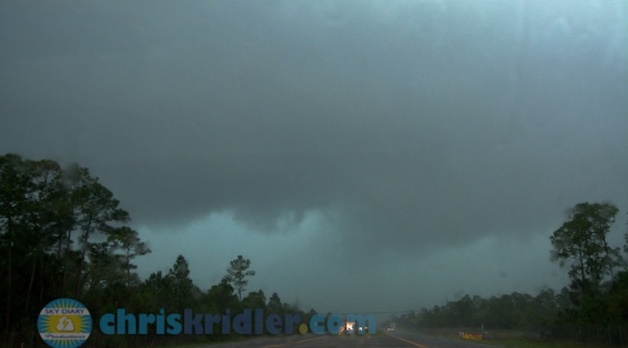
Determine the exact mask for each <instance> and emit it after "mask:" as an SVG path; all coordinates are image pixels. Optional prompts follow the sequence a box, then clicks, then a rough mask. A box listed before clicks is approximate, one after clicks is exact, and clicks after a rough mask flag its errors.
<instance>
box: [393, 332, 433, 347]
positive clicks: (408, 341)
mask: <svg viewBox="0 0 628 348" xmlns="http://www.w3.org/2000/svg"><path fill="white" fill-rule="evenodd" d="M386 334H387V335H388V336H390V337H392V338H396V339H398V340H400V341H403V342H406V343H407V344H410V345H413V346H415V347H418V348H429V347H428V346H424V345H422V344H419V343H416V342H412V341H410V340H407V339H405V338H401V337H397V336H393V335H391V334H389V333H388V332H386Z"/></svg>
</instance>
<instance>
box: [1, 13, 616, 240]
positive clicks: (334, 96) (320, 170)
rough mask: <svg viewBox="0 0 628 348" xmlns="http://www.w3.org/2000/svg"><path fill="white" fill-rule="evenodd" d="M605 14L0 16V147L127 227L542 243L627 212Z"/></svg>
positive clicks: (611, 28)
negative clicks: (117, 202) (110, 194)
mask: <svg viewBox="0 0 628 348" xmlns="http://www.w3.org/2000/svg"><path fill="white" fill-rule="evenodd" d="M622 6H623V3H622V2H621V1H607V2H603V3H599V4H598V5H595V4H578V5H574V4H570V3H556V4H553V5H552V6H545V3H544V2H528V1H519V2H515V1H512V2H501V1H498V2H494V3H493V2H482V3H480V4H475V3H467V2H458V1H424V2H423V1H417V2H409V3H405V2H396V3H390V2H369V3H362V2H360V3H357V2H355V3H352V2H291V1H288V2H280V1H277V2H254V1H250V2H232V1H225V2H216V1H211V2H176V3H175V2H160V3H154V2H146V3H139V2H138V3H132V4H129V3H126V2H121V3H112V2H83V3H81V4H76V3H72V4H70V3H65V4H63V3H47V2H40V3H30V4H25V3H13V4H3V5H2V7H3V11H1V12H2V14H0V23H2V24H0V28H1V29H0V42H2V44H1V45H2V49H1V50H0V51H1V52H2V53H0V57H1V63H2V70H1V75H0V76H1V80H2V82H1V83H0V91H1V92H2V93H0V113H1V116H0V117H2V123H3V127H2V130H0V135H1V139H0V150H2V152H9V151H14V152H19V153H22V154H24V155H26V156H29V157H52V158H56V159H59V160H62V161H78V162H79V163H80V164H82V165H84V166H87V167H89V168H90V169H91V170H92V172H93V173H94V174H95V175H97V176H99V177H100V178H101V179H102V181H103V182H104V183H105V184H106V185H107V186H109V187H110V188H111V189H112V190H113V191H114V192H115V194H116V195H117V196H118V197H119V198H120V199H121V201H122V202H123V205H124V206H125V207H126V208H127V209H128V210H130V212H131V214H132V216H134V219H135V221H136V222H138V223H140V224H147V225H150V224H158V223H164V222H173V221H186V220H189V219H193V218H195V217H198V216H201V215H206V214H209V213H211V212H217V211H233V213H234V216H235V218H237V219H240V220H241V221H244V222H246V223H248V224H249V225H250V226H252V227H254V228H253V229H254V230H255V229H258V230H262V231H272V230H273V229H274V226H275V222H276V221H277V218H279V217H282V216H286V214H288V215H289V214H292V215H290V216H294V217H295V219H296V220H298V219H299V217H301V216H303V214H305V213H306V212H308V211H311V210H317V211H323V212H327V213H328V214H330V216H336V217H337V220H335V221H336V222H337V228H338V230H339V231H342V232H343V235H344V236H345V237H344V238H347V239H354V238H355V237H356V236H359V237H360V238H362V239H363V241H362V242H361V243H362V244H363V245H364V246H365V247H367V246H373V245H377V246H379V247H381V246H382V245H384V246H386V245H388V246H389V247H390V248H394V249H403V248H406V247H409V246H417V245H432V244H442V243H463V242H466V241H469V240H471V239H473V238H477V236H480V235H484V234H495V233H505V234H508V233H531V232H533V231H546V229H547V227H548V225H550V227H552V226H555V224H556V223H558V222H559V221H560V220H556V219H557V217H558V219H560V218H562V215H561V213H562V211H563V210H564V208H566V207H567V206H570V205H573V204H575V203H577V202H579V201H584V200H602V199H611V200H614V201H615V202H616V203H618V204H620V208H623V209H626V208H628V206H626V204H628V201H626V197H627V196H628V192H627V190H626V179H627V178H628V157H627V152H626V149H627V148H628V140H626V139H628V137H626V131H627V130H628V118H627V117H626V114H627V110H628V98H626V95H628V84H627V80H628V73H627V66H626V57H627V56H626V53H625V52H627V51H628V50H627V48H626V44H625V42H626V40H625V39H626V32H628V30H626V29H627V28H626V24H625V15H626V9H625V8H623V7H622ZM621 203H623V206H621ZM391 236H392V237H394V238H390V237H391ZM357 245H358V246H359V245H360V244H357ZM367 248H370V247H367Z"/></svg>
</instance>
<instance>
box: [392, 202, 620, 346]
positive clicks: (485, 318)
mask: <svg viewBox="0 0 628 348" xmlns="http://www.w3.org/2000/svg"><path fill="white" fill-rule="evenodd" d="M618 213H619V209H618V208H617V207H616V206H615V205H614V204H612V203H608V202H605V203H588V202H584V203H579V204H576V205H575V206H573V207H572V208H571V209H569V213H568V217H567V220H566V221H565V222H564V223H563V224H562V225H561V226H560V227H559V228H558V229H556V230H555V231H554V232H553V233H552V235H551V236H550V237H549V239H550V242H551V244H552V250H551V255H550V259H551V260H552V261H553V262H556V263H558V264H559V265H560V266H561V268H563V269H565V270H566V272H567V275H568V276H569V279H570V281H569V283H568V284H566V285H565V286H564V287H563V288H562V289H561V290H560V291H558V292H556V291H554V290H552V289H544V290H542V291H540V292H539V293H538V294H537V295H536V296H532V295H529V294H522V293H518V292H513V293H512V294H507V295H502V296H493V297H490V298H488V299H486V298H482V297H480V296H470V295H465V296H463V297H461V298H460V299H458V300H455V301H449V302H447V303H446V304H444V305H440V306H434V307H433V308H431V309H427V308H423V309H421V310H420V311H419V312H414V311H411V312H408V313H406V314H404V315H402V316H400V317H399V318H397V320H398V321H399V323H400V324H401V325H405V326H406V327H418V328H470V327H471V328H477V329H479V328H480V327H482V326H483V327H486V328H492V329H523V330H534V331H536V333H537V335H536V336H537V337H538V338H544V339H564V340H569V341H580V342H591V343H602V344H609V343H610V344H626V343H628V260H627V257H626V253H628V232H627V233H625V234H624V244H623V245H622V246H613V245H611V244H610V243H609V240H608V235H609V233H610V231H611V227H612V226H613V225H614V223H615V220H616V216H617V214H618Z"/></svg>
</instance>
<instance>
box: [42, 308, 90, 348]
mask: <svg viewBox="0 0 628 348" xmlns="http://www.w3.org/2000/svg"><path fill="white" fill-rule="evenodd" d="M37 330H38V331H39V335H40V336H41V338H42V339H43V340H44V342H46V343H47V344H48V345H49V346H51V347H52V348H76V347H79V346H80V345H81V344H83V343H85V341H86V340H87V338H88V337H89V334H90V333H91V332H92V317H91V315H89V311H88V310H87V308H85V306H84V305H83V304H82V303H80V302H79V301H76V300H73V299H71V298H60V299H56V300H54V301H52V302H50V303H48V304H47V305H46V306H44V308H42V309H41V312H39V318H38V319H37Z"/></svg>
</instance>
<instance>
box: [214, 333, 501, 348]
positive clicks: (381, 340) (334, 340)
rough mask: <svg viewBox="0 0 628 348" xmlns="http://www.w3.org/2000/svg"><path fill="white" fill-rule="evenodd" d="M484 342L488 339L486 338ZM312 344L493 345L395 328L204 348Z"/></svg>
mask: <svg viewBox="0 0 628 348" xmlns="http://www.w3.org/2000/svg"><path fill="white" fill-rule="evenodd" d="M487 343H488V342H487ZM210 347H213V348H289V347H297V348H315V347H326V348H336V347H339V348H340V347H369V348H378V347H383V348H405V347H413V348H489V347H495V346H491V345H489V344H486V343H481V342H477V341H463V340H453V339H447V338H440V337H432V336H424V335H421V334H417V333H409V332H402V331H395V332H392V333H388V332H380V333H378V334H377V335H342V336H336V335H324V336H316V335H304V336H301V335H294V336H287V337H260V338H254V339H250V340H246V341H242V342H238V343H228V344H221V345H218V346H208V348H210Z"/></svg>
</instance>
